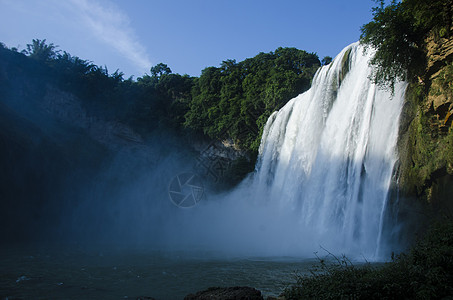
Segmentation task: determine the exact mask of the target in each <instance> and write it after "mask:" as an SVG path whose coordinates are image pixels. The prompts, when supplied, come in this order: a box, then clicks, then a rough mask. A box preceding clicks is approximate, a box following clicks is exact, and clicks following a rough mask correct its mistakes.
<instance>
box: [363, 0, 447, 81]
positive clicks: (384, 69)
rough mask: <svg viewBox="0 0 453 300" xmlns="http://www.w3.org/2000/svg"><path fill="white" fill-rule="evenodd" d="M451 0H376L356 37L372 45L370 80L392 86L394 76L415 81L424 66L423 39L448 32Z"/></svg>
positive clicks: (398, 78)
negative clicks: (372, 78)
mask: <svg viewBox="0 0 453 300" xmlns="http://www.w3.org/2000/svg"><path fill="white" fill-rule="evenodd" d="M452 16H453V0H430V1H426V0H405V1H402V2H398V1H396V0H393V1H392V2H391V3H390V4H389V5H388V6H384V1H380V6H378V7H375V8H373V21H371V22H369V23H368V24H365V25H363V26H362V28H361V31H362V34H361V36H360V41H361V43H362V44H364V45H365V46H367V47H370V46H371V47H373V48H375V49H376V54H375V55H374V57H373V58H372V60H371V64H372V65H374V66H375V67H376V71H375V73H374V75H373V76H374V81H375V82H376V83H379V84H381V85H384V86H390V87H393V86H394V84H395V82H396V81H397V80H408V81H415V79H416V78H417V77H421V76H423V74H424V71H425V69H426V53H425V52H426V50H425V39H426V37H427V36H428V34H430V33H434V34H435V35H436V36H446V35H449V34H450V28H451V24H452Z"/></svg>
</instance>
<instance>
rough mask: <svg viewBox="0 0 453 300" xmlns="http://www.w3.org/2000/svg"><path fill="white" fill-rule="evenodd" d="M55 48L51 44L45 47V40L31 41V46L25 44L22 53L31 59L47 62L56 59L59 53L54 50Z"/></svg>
mask: <svg viewBox="0 0 453 300" xmlns="http://www.w3.org/2000/svg"><path fill="white" fill-rule="evenodd" d="M57 47H58V46H55V45H54V44H53V43H50V44H49V45H47V44H46V39H44V40H39V39H33V40H32V43H31V44H27V49H25V50H24V52H25V54H27V55H28V56H30V57H31V58H34V59H37V60H41V61H46V62H47V61H50V60H52V59H56V58H57V54H58V52H60V51H59V50H57V51H56V50H55V49H56V48H57Z"/></svg>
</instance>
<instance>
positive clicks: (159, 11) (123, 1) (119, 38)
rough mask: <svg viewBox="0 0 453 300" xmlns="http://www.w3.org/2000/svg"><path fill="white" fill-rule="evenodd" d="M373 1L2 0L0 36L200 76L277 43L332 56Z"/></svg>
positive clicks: (351, 38) (355, 33) (112, 66)
mask: <svg viewBox="0 0 453 300" xmlns="http://www.w3.org/2000/svg"><path fill="white" fill-rule="evenodd" d="M374 5H375V3H374V2H373V1H372V0H344V1H340V0H298V1H296V0H294V1H285V0H280V1H275V0H274V1H268V0H249V1H247V0H0V42H3V43H5V44H6V45H7V46H8V47H18V48H19V49H20V50H21V49H24V48H25V47H26V44H27V43H30V42H31V40H32V39H33V38H39V39H47V41H48V42H49V43H50V42H51V43H54V44H55V45H58V46H59V48H60V49H62V50H65V51H67V52H69V53H70V54H72V55H75V56H78V57H80V58H82V59H87V60H90V61H92V62H94V63H95V64H97V65H102V66H103V65H106V66H107V67H108V69H109V72H111V73H112V72H113V71H115V70H116V69H119V70H120V71H122V72H124V73H125V74H126V76H127V77H128V76H130V75H135V78H136V77H137V76H141V75H143V74H145V72H147V73H149V69H150V67H151V66H153V65H155V64H157V63H159V62H163V63H166V64H167V65H168V66H169V67H170V68H171V69H172V70H173V72H177V73H180V74H189V75H193V76H199V75H200V73H201V70H202V69H203V68H205V67H208V66H218V65H219V64H220V63H221V62H222V61H223V60H226V59H236V60H237V61H241V60H243V59H245V58H248V57H253V56H255V55H256V54H258V53H259V52H269V51H273V50H275V49H276V48H278V47H296V48H298V49H302V50H306V51H309V52H316V53H317V54H318V55H319V56H320V58H322V57H324V56H326V55H329V56H332V57H334V56H335V55H336V54H337V53H338V52H340V50H341V49H342V48H344V47H345V46H347V45H348V44H350V43H352V42H355V41H357V40H358V39H359V37H360V27H361V26H362V25H363V24H364V23H367V22H369V21H370V20H371V18H372V13H371V8H372V7H373V6H374Z"/></svg>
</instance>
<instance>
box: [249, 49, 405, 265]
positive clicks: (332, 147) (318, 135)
mask: <svg viewBox="0 0 453 300" xmlns="http://www.w3.org/2000/svg"><path fill="white" fill-rule="evenodd" d="M372 55H373V51H372V50H368V51H366V52H364V49H363V47H362V46H361V45H359V43H354V44H352V45H350V46H348V47H346V48H345V49H344V50H342V51H341V53H340V54H339V55H338V56H337V57H336V58H335V59H334V60H333V61H332V63H330V64H329V65H327V66H323V67H322V68H321V69H319V70H318V72H317V73H316V75H315V77H314V79H313V84H312V87H311V88H310V89H309V90H308V91H307V92H305V93H303V94H301V95H299V96H297V97H296V98H294V99H292V100H290V101H289V102H288V103H287V104H286V105H285V106H284V107H283V108H282V109H280V110H279V111H277V112H275V113H273V114H272V115H271V116H270V118H269V119H268V121H267V123H266V125H265V128H264V131H263V136H262V141H261V145H260V149H259V158H258V163H257V166H256V173H255V176H254V178H253V180H252V188H253V189H254V190H255V191H256V193H260V195H261V197H260V199H264V200H263V201H267V203H268V204H269V205H274V206H275V207H276V210H275V213H276V214H279V213H281V212H283V211H284V212H286V213H288V212H290V213H291V215H293V216H296V217H297V218H296V219H297V220H298V221H297V223H298V224H297V226H298V227H299V228H300V229H301V230H302V231H303V232H305V233H306V234H308V235H309V236H310V237H311V238H310V241H307V243H312V244H316V243H318V244H319V245H321V246H323V247H325V248H326V249H328V250H329V251H333V252H336V253H340V252H341V253H352V254H358V255H365V256H366V257H367V258H371V257H375V256H376V255H378V254H379V253H378V251H379V249H380V248H381V247H382V245H381V242H380V240H381V238H382V237H381V231H382V228H383V220H384V219H385V218H384V214H385V211H386V204H387V201H388V195H389V188H390V183H391V180H392V173H393V167H394V164H395V162H396V160H397V151H396V142H397V136H398V124H399V115H400V111H401V108H402V104H403V99H404V93H405V89H406V84H405V83H398V84H396V86H395V89H394V91H393V93H392V92H390V91H387V90H383V89H381V88H379V87H378V86H376V85H375V84H374V83H373V82H372V81H371V80H370V76H371V75H372V68H371V67H370V66H369V60H370V58H371V57H372ZM305 236H306V235H305Z"/></svg>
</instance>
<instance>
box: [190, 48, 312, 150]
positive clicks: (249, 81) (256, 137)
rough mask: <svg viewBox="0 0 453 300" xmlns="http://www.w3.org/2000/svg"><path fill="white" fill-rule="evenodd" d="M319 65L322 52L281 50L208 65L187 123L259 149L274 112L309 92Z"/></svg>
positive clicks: (253, 148)
mask: <svg viewBox="0 0 453 300" xmlns="http://www.w3.org/2000/svg"><path fill="white" fill-rule="evenodd" d="M319 66H320V61H319V59H318V57H317V55H316V54H313V53H307V52H305V51H301V50H297V49H295V48H278V49H277V50H276V51H275V52H270V53H260V54H258V55H257V56H255V57H253V58H250V59H246V60H244V61H242V62H239V63H237V62H236V61H235V60H226V61H224V62H223V63H222V64H221V66H220V67H218V68H216V67H210V68H206V69H204V70H203V72H202V74H201V76H200V78H197V79H196V80H195V86H194V89H193V91H192V96H193V98H192V101H191V102H190V108H189V111H188V112H187V114H186V115H185V117H186V121H185V125H186V126H187V127H189V128H192V129H195V130H200V131H203V133H204V134H206V135H208V136H209V137H211V138H215V139H222V138H226V137H228V138H231V139H232V140H233V141H234V142H235V143H236V144H237V145H239V146H240V147H241V148H243V149H246V150H254V151H256V150H257V149H258V146H259V142H260V138H261V131H262V129H263V127H264V124H265V123H266V121H267V118H268V117H269V115H270V114H271V113H272V112H274V111H275V110H278V109H279V108H281V107H282V106H283V105H284V104H286V102H287V101H288V100H289V99H291V98H293V97H295V96H297V95H298V94H300V93H301V92H303V91H305V90H307V89H308V88H309V86H310V83H311V79H312V77H313V75H314V73H315V71H316V70H317V68H318V67H319Z"/></svg>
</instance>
